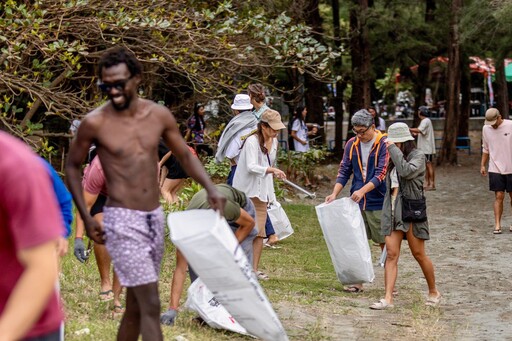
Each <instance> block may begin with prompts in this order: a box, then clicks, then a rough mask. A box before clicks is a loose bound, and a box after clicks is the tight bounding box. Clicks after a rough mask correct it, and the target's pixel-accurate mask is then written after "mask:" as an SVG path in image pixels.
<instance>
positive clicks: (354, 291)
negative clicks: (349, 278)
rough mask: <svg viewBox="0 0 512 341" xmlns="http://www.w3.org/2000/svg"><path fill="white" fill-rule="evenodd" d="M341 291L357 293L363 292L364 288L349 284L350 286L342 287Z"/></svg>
mask: <svg viewBox="0 0 512 341" xmlns="http://www.w3.org/2000/svg"><path fill="white" fill-rule="evenodd" d="M343 291H344V292H348V293H351V294H358V293H361V292H364V289H363V288H359V287H355V286H350V287H345V288H343Z"/></svg>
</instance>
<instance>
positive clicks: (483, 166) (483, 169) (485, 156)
mask: <svg viewBox="0 0 512 341" xmlns="http://www.w3.org/2000/svg"><path fill="white" fill-rule="evenodd" d="M488 162H489V154H488V153H486V152H482V161H480V174H482V176H486V175H487V169H486V167H487V163H488Z"/></svg>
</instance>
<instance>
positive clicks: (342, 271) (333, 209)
mask: <svg viewBox="0 0 512 341" xmlns="http://www.w3.org/2000/svg"><path fill="white" fill-rule="evenodd" d="M315 208H316V214H317V216H318V221H319V222H320V226H321V227H322V231H323V233H324V238H325V242H326V243H327V248H328V249H329V254H330V255H331V259H332V263H333V264H334V270H335V271H336V276H337V277H338V279H339V280H340V282H341V283H343V284H359V283H367V282H372V281H373V279H374V278H375V274H374V272H373V265H372V255H371V253H370V247H369V246H368V239H367V237H366V229H365V226H364V221H363V216H362V215H361V211H360V209H359V205H358V204H357V203H356V202H354V201H353V200H352V199H350V198H341V199H338V200H334V201H333V202H331V203H329V204H326V203H323V204H320V205H318V206H316V207H315Z"/></svg>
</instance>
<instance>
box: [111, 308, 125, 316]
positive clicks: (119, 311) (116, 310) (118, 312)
mask: <svg viewBox="0 0 512 341" xmlns="http://www.w3.org/2000/svg"><path fill="white" fill-rule="evenodd" d="M124 312H125V309H124V307H123V306H122V305H115V306H114V309H113V310H112V318H113V319H116V318H118V317H121V316H123V314H124Z"/></svg>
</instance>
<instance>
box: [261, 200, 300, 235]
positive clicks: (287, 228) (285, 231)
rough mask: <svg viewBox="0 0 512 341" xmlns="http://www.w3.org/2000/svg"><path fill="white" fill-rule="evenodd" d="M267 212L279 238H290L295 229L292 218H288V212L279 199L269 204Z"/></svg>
mask: <svg viewBox="0 0 512 341" xmlns="http://www.w3.org/2000/svg"><path fill="white" fill-rule="evenodd" d="M267 213H268V215H269V217H270V221H271V222H272V226H273V227H274V231H275V232H276V235H277V237H278V238H279V240H283V239H285V238H288V237H289V236H291V235H292V234H293V232H294V231H293V228H292V224H291V223H290V219H288V216H287V215H286V212H285V211H284V209H283V207H282V206H281V204H280V203H279V202H278V201H276V202H273V203H271V204H270V205H269V207H268V209H267Z"/></svg>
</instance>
